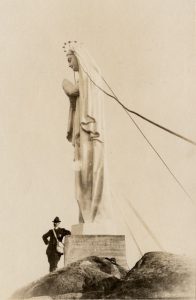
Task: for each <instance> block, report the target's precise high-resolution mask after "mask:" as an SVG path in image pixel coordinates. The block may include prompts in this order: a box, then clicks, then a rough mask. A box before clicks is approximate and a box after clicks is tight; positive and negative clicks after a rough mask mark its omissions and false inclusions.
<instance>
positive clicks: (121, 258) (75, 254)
mask: <svg viewBox="0 0 196 300" xmlns="http://www.w3.org/2000/svg"><path fill="white" fill-rule="evenodd" d="M64 243H65V250H64V265H65V266H67V265H68V264H69V263H72V262H75V261H77V260H79V259H82V258H85V257H87V256H99V257H108V258H112V257H114V258H115V259H116V262H117V263H118V264H119V265H121V266H122V267H124V268H126V269H128V265H127V261H126V250H125V236H124V235H89V234H88V235H71V236H67V237H66V238H65V242H64Z"/></svg>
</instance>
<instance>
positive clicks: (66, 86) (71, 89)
mask: <svg viewBox="0 0 196 300" xmlns="http://www.w3.org/2000/svg"><path fill="white" fill-rule="evenodd" d="M62 86H63V90H64V92H65V94H66V95H67V96H68V97H69V100H70V105H71V107H72V109H73V110H75V108H76V99H77V97H78V96H79V87H78V84H75V85H74V84H73V83H71V82H70V81H69V80H67V79H64V80H63V83H62Z"/></svg>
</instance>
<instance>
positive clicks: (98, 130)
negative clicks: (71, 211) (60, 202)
mask: <svg viewBox="0 0 196 300" xmlns="http://www.w3.org/2000/svg"><path fill="white" fill-rule="evenodd" d="M67 59H68V63H69V67H71V68H72V69H73V71H74V72H78V75H79V80H78V82H77V83H76V84H72V83H71V82H70V81H68V80H67V79H65V80H64V81H63V89H64V91H65V93H66V95H67V96H68V97H69V99H70V111H69V121H68V131H67V138H68V140H69V141H70V142H71V143H72V144H73V146H74V149H75V152H74V161H75V166H76V168H75V191H76V199H77V202H78V205H79V222H80V223H95V222H102V220H106V219H107V218H108V217H109V213H110V212H109V210H110V209H109V206H110V204H109V195H108V192H107V184H106V179H107V178H106V176H105V167H104V126H103V119H104V118H103V92H102V91H101V90H100V89H99V88H98V87H101V86H102V79H101V76H100V70H99V68H98V66H97V65H96V63H95V62H94V60H93V59H92V57H91V56H90V55H89V53H88V52H87V51H86V49H84V47H83V46H81V45H78V44H76V43H70V45H69V48H68V52H67ZM97 86H98V87H97Z"/></svg>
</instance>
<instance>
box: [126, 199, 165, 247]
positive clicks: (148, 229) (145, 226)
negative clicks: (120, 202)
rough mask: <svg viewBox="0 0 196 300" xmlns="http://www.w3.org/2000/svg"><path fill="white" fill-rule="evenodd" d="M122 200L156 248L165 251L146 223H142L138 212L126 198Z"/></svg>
mask: <svg viewBox="0 0 196 300" xmlns="http://www.w3.org/2000/svg"><path fill="white" fill-rule="evenodd" d="M123 194H124V193H123ZM124 199H125V200H126V203H127V202H128V205H129V206H130V207H131V209H132V211H133V212H134V214H135V216H136V217H137V218H138V220H139V221H140V222H141V224H142V225H143V227H144V228H145V229H146V231H147V232H148V233H149V235H150V236H151V238H152V239H153V241H154V242H155V244H157V246H158V247H159V248H160V250H162V251H165V250H164V248H163V246H162V245H161V243H160V242H159V241H158V239H157V238H156V236H155V235H154V233H153V232H152V230H151V229H150V228H149V227H148V225H147V224H146V222H144V220H143V219H142V217H141V216H140V214H139V213H138V211H137V210H136V209H135V207H134V206H133V205H132V203H131V201H130V200H129V199H128V198H127V197H126V196H124Z"/></svg>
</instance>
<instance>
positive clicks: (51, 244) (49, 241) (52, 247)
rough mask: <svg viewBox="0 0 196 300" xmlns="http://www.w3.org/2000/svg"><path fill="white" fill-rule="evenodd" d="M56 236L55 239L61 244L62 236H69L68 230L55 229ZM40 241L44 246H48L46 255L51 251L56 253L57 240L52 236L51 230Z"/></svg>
mask: <svg viewBox="0 0 196 300" xmlns="http://www.w3.org/2000/svg"><path fill="white" fill-rule="evenodd" d="M54 230H55V232H56V235H57V239H58V241H59V242H62V240H63V238H64V236H66V235H70V234H71V232H70V231H69V230H66V229H65V228H60V227H59V228H57V229H54ZM42 239H43V241H44V243H45V244H46V245H48V247H47V249H46V254H50V253H52V252H53V251H55V252H56V246H57V240H56V237H55V236H54V232H53V230H52V229H50V230H49V231H48V232H46V233H45V234H44V235H43V236H42Z"/></svg>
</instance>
